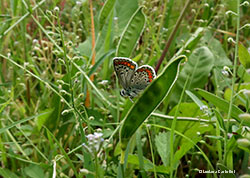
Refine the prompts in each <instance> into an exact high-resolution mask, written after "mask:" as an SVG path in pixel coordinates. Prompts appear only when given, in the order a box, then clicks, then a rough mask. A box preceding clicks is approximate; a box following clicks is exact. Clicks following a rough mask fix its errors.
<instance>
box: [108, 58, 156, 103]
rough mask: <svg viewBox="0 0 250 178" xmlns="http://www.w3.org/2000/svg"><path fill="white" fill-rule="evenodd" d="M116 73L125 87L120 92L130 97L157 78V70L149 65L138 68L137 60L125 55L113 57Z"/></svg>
mask: <svg viewBox="0 0 250 178" xmlns="http://www.w3.org/2000/svg"><path fill="white" fill-rule="evenodd" d="M113 65H114V70H115V73H116V75H117V77H118V80H119V83H120V84H121V85H122V87H123V89H122V90H121V92H120V94H121V96H124V97H129V98H130V99H132V98H134V97H135V96H137V95H138V94H139V93H140V92H141V91H143V90H144V89H145V88H146V87H147V86H148V85H149V84H150V83H151V82H152V81H153V79H154V78H155V76H156V75H155V71H154V69H153V68H152V67H151V66H149V65H142V66H140V67H139V68H138V65H137V63H136V62H134V61H132V60H131V59H129V58H125V57H115V58H114V59H113Z"/></svg>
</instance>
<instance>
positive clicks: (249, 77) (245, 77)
mask: <svg viewBox="0 0 250 178" xmlns="http://www.w3.org/2000/svg"><path fill="white" fill-rule="evenodd" d="M237 75H238V76H239V77H240V78H241V79H242V80H243V81H244V82H245V83H247V82H250V74H249V73H248V72H247V70H246V69H245V68H244V67H243V66H242V65H240V66H239V67H238V70H237Z"/></svg>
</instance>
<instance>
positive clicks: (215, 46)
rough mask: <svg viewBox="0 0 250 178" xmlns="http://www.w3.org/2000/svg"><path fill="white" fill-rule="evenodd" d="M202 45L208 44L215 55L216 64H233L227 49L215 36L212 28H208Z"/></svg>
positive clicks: (217, 65) (218, 65) (220, 65)
mask: <svg viewBox="0 0 250 178" xmlns="http://www.w3.org/2000/svg"><path fill="white" fill-rule="evenodd" d="M200 41H201V45H203V46H207V47H208V48H209V50H210V51H211V52H212V53H213V56H214V66H215V67H220V68H221V67H223V66H231V65H232V62H231V61H230V59H229V58H228V56H227V54H226V52H225V50H224V49H223V47H222V45H221V42H220V41H219V40H217V39H215V38H214V36H213V33H212V32H211V31H210V30H206V31H205V34H204V37H203V38H201V40H200Z"/></svg>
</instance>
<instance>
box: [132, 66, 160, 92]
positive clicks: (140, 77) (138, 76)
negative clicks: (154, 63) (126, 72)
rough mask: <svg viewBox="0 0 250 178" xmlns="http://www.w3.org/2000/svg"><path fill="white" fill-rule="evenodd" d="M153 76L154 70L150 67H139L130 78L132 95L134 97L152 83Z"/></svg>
mask: <svg viewBox="0 0 250 178" xmlns="http://www.w3.org/2000/svg"><path fill="white" fill-rule="evenodd" d="M155 76H156V74H155V70H154V69H153V68H152V67H151V66H149V65H142V66H140V67H139V68H138V69H137V70H136V71H135V73H134V75H133V77H132V78H131V84H130V87H131V92H132V93H134V95H137V94H138V93H139V92H141V91H142V90H144V89H145V88H146V87H147V86H148V85H149V84H150V83H151V82H152V81H153V79H154V78H155Z"/></svg>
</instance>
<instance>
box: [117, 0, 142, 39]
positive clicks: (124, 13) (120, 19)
mask: <svg viewBox="0 0 250 178" xmlns="http://www.w3.org/2000/svg"><path fill="white" fill-rule="evenodd" d="M136 9H138V0H126V1H124V0H116V3H115V18H116V19H117V20H115V22H114V23H115V26H117V25H118V29H117V34H116V35H117V36H120V35H121V34H122V32H123V30H124V28H125V27H126V26H127V24H128V22H129V19H130V18H131V17H132V15H133V14H134V13H135V11H136Z"/></svg>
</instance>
